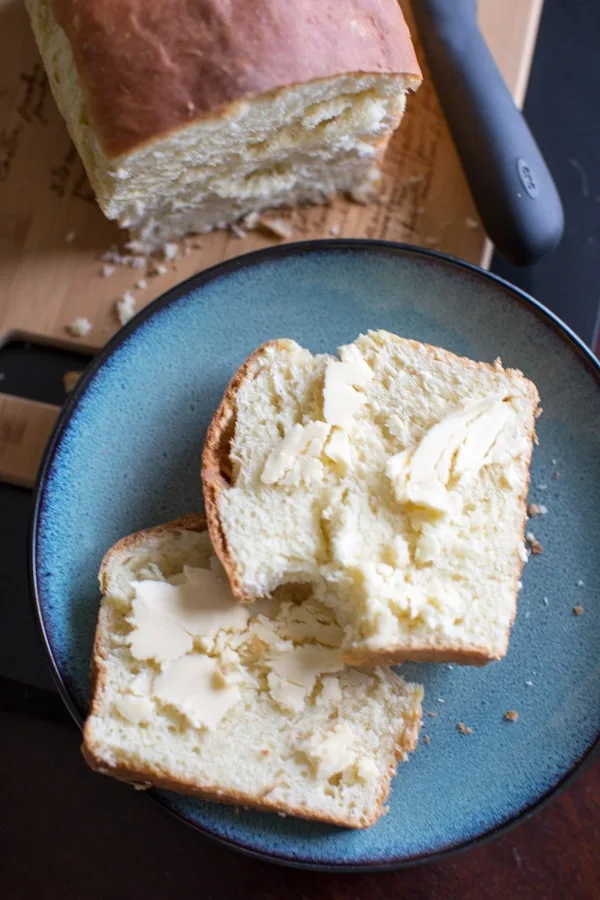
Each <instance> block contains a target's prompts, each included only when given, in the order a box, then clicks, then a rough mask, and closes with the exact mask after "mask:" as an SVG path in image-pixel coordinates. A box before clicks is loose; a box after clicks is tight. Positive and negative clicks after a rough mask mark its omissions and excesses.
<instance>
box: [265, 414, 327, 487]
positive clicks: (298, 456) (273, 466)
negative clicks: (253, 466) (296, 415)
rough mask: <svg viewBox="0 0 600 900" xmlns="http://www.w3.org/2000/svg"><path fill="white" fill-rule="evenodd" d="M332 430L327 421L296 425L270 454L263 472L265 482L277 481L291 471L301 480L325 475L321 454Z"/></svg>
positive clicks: (314, 478) (291, 479)
mask: <svg viewBox="0 0 600 900" xmlns="http://www.w3.org/2000/svg"><path fill="white" fill-rule="evenodd" d="M329 430H330V426H329V425H327V424H326V423H325V422H309V423H308V425H299V424H296V425H294V426H293V427H292V428H291V429H290V430H289V431H288V433H287V434H286V435H285V437H283V438H282V439H281V441H280V442H279V443H278V444H277V445H276V446H275V447H274V448H273V449H272V450H271V452H270V453H269V456H268V457H267V461H266V463H265V466H264V469H263V471H262V475H261V481H262V482H263V484H277V483H278V482H279V481H281V479H282V478H283V477H284V476H285V475H290V474H292V475H295V476H297V478H298V479H302V478H304V479H306V480H308V481H312V480H317V479H318V478H319V477H320V476H321V475H322V463H321V462H320V460H319V457H320V456H321V453H322V451H323V446H324V444H325V441H326V440H327V436H328V434H329ZM288 481H289V482H292V481H293V478H289V479H288Z"/></svg>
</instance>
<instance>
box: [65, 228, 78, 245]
mask: <svg viewBox="0 0 600 900" xmlns="http://www.w3.org/2000/svg"><path fill="white" fill-rule="evenodd" d="M76 237H77V233H76V232H75V231H68V232H67V234H65V241H66V242H67V244H71V243H72V242H73V241H74V240H75V238H76Z"/></svg>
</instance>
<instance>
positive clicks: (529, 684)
mask: <svg viewBox="0 0 600 900" xmlns="http://www.w3.org/2000/svg"><path fill="white" fill-rule="evenodd" d="M525 684H526V685H527V687H533V681H526V682H525Z"/></svg>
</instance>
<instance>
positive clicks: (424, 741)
mask: <svg viewBox="0 0 600 900" xmlns="http://www.w3.org/2000/svg"><path fill="white" fill-rule="evenodd" d="M423 743H424V744H430V743H431V738H430V737H429V735H428V734H426V735H425V737H424V738H423Z"/></svg>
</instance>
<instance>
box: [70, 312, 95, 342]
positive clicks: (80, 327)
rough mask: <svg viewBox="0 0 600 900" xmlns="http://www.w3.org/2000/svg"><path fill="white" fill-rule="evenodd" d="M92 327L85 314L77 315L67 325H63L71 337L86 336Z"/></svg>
mask: <svg viewBox="0 0 600 900" xmlns="http://www.w3.org/2000/svg"><path fill="white" fill-rule="evenodd" d="M92 328H93V325H92V323H91V322H90V320H89V319H86V318H85V316H77V318H75V319H73V321H72V322H71V323H70V324H69V325H66V326H65V329H66V331H68V332H69V334H72V335H73V337H86V336H87V335H88V334H89V333H90V331H91V330H92Z"/></svg>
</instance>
